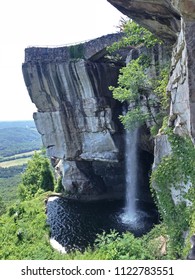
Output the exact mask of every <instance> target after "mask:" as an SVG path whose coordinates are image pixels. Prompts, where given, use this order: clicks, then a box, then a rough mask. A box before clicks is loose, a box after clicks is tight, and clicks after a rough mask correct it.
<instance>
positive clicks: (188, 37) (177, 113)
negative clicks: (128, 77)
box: [108, 0, 195, 139]
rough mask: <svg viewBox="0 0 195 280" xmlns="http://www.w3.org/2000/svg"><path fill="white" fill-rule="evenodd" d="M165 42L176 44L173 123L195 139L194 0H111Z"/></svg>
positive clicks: (171, 90) (174, 51)
mask: <svg viewBox="0 0 195 280" xmlns="http://www.w3.org/2000/svg"><path fill="white" fill-rule="evenodd" d="M108 2H110V3H111V4H112V5H114V6H115V7H116V8H117V9H119V10H120V11H121V12H123V13H124V14H126V15H128V16H129V17H131V18H132V19H134V20H135V21H137V22H138V23H140V24H141V25H143V26H145V27H146V28H148V29H149V30H151V31H152V32H153V33H155V34H156V35H157V36H159V37H160V38H161V39H163V40H164V42H165V43H168V44H170V43H172V44H173V43H174V45H173V53H172V66H171V74H170V82H169V87H168V91H170V93H171V111H170V125H173V126H174V127H175V132H176V133H178V134H180V135H184V134H188V135H190V136H191V137H192V139H194V138H195V127H194V126H195V104H194V102H195V88H194V87H195V85H194V79H195V71H194V70H195V69H194V67H195V61H194V53H195V49H194V48H195V42H194V41H195V34H194V33H195V2H194V1H191V0H184V1H181V0H177V1H176V0H172V1H167V0H158V1H156V0H155V1H154V0H149V1H148V0H132V1H128V0H108Z"/></svg>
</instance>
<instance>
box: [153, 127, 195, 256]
mask: <svg viewBox="0 0 195 280" xmlns="http://www.w3.org/2000/svg"><path fill="white" fill-rule="evenodd" d="M165 132H166V134H167V135H168V139H169V142H170V144H171V148H172V152H171V154H170V155H169V156H166V157H163V159H162V161H161V163H160V164H159V165H158V167H157V169H156V170H154V171H153V173H152V177H151V183H152V185H153V186H155V189H157V190H156V194H155V195H157V204H158V208H159V211H160V213H161V216H162V219H163V221H164V223H165V225H166V227H167V232H168V233H169V238H170V250H171V252H172V254H173V256H175V257H177V258H178V257H179V258H181V257H185V256H186V249H185V248H186V246H187V247H189V242H188V243H186V244H184V241H185V240H184V236H183V233H184V232H185V231H187V230H188V229H189V228H190V231H191V235H193V234H194V230H195V216H194V214H193V213H194V210H195V190H194V186H195V149H194V145H193V143H192V141H191V139H190V138H189V137H187V136H186V137H180V136H179V135H175V134H174V133H173V132H172V130H171V129H170V128H168V129H165ZM172 191H175V192H177V195H176V200H177V203H176V202H174V201H173V199H172ZM175 203H176V205H175Z"/></svg>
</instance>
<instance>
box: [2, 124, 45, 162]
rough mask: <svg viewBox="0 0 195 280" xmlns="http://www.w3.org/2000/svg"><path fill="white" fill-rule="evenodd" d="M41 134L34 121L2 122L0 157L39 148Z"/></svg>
mask: <svg viewBox="0 0 195 280" xmlns="http://www.w3.org/2000/svg"><path fill="white" fill-rule="evenodd" d="M41 146H42V141H41V137H40V134H39V133H38V132H37V130H36V128H35V125H34V122H33V121H24V122H22V121H21V122H0V159H1V160H2V159H3V158H5V157H10V156H13V155H15V154H20V153H25V152H29V151H34V150H39V149H40V148H41Z"/></svg>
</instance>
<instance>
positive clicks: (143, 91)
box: [108, 21, 168, 131]
mask: <svg viewBox="0 0 195 280" xmlns="http://www.w3.org/2000/svg"><path fill="white" fill-rule="evenodd" d="M124 32H125V36H124V37H123V38H122V40H121V41H120V42H117V43H114V44H113V45H112V46H111V47H110V48H109V49H108V50H109V51H110V52H113V51H116V50H117V49H120V48H122V47H127V46H129V45H130V46H134V47H140V46H142V45H144V46H146V47H147V48H152V47H154V46H155V45H156V44H157V43H159V44H161V41H159V40H158V39H157V38H155V36H154V35H153V34H152V33H151V32H149V31H148V30H146V29H145V28H143V27H141V26H139V25H138V24H136V23H134V22H132V21H129V22H127V23H126V24H125V25H124ZM150 66H151V59H150V57H149V56H148V55H145V54H142V55H140V56H139V57H138V58H137V59H134V60H131V61H130V62H129V63H128V64H127V65H126V66H125V67H123V68H121V69H120V74H119V78H118V85H117V86H116V87H112V86H111V87H109V89H110V90H111V91H112V92H113V97H114V98H115V99H117V100H119V101H121V102H127V104H129V105H130V106H129V108H128V111H127V113H126V114H125V115H122V116H120V117H119V118H120V120H121V121H122V123H123V124H124V126H125V127H126V128H127V129H132V128H134V127H136V126H140V125H142V124H143V123H144V122H145V121H149V122H150V123H151V124H152V125H155V126H157V127H158V128H160V127H161V125H162V119H163V116H164V113H165V111H166V109H167V104H168V101H167V100H168V98H167V96H166V85H167V83H168V67H167V66H166V67H165V66H164V65H163V67H159V65H155V66H156V69H157V70H158V71H156V73H158V72H159V74H157V76H154V75H153V76H152V75H149V74H148V72H150V71H148V69H149V68H150ZM161 68H162V69H161ZM157 130H158V129H156V130H154V129H153V131H157Z"/></svg>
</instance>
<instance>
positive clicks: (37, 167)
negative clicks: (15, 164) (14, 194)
mask: <svg viewBox="0 0 195 280" xmlns="http://www.w3.org/2000/svg"><path fill="white" fill-rule="evenodd" d="M53 189H54V176H53V173H52V170H51V167H50V162H49V159H48V158H46V157H45V156H43V155H41V154H40V153H37V152H35V154H34V155H33V157H32V159H31V160H29V162H28V164H27V168H26V170H25V172H24V174H23V176H22V184H21V185H20V186H19V196H20V198H22V199H24V198H25V197H27V196H28V195H29V196H34V195H35V194H36V193H37V191H38V190H43V191H52V190H53Z"/></svg>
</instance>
